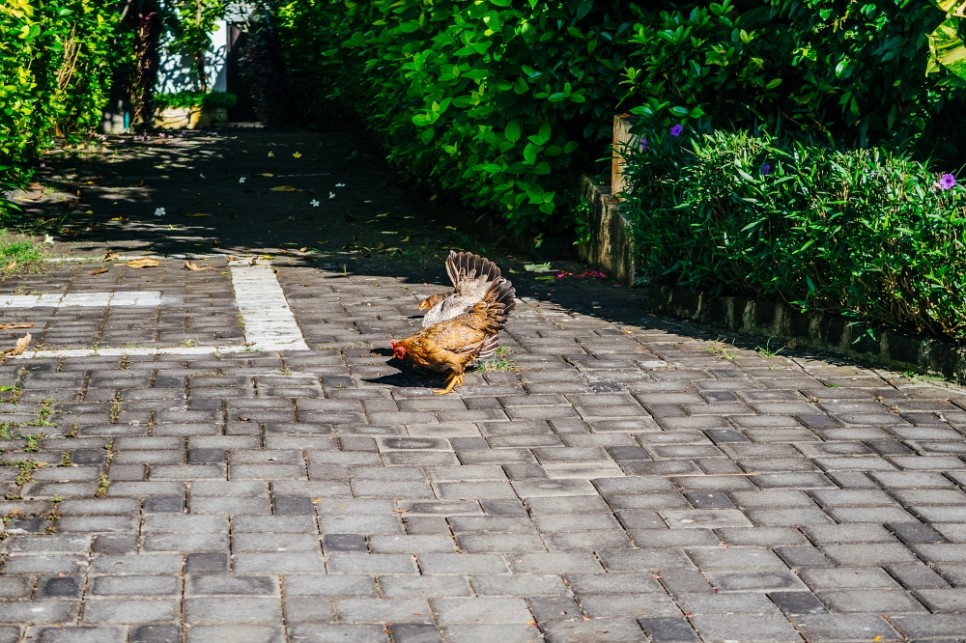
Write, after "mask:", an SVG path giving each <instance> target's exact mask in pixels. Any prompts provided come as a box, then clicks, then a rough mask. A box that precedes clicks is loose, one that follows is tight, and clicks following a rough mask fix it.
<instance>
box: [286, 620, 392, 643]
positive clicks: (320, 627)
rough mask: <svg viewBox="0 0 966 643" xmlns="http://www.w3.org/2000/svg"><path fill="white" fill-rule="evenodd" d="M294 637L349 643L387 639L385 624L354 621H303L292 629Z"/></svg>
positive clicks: (312, 641)
mask: <svg viewBox="0 0 966 643" xmlns="http://www.w3.org/2000/svg"><path fill="white" fill-rule="evenodd" d="M290 632H291V636H292V638H293V639H295V640H298V641H301V642H303V643H349V642H350V641H373V643H375V642H376V641H387V642H388V640H389V639H388V637H387V635H386V632H385V626H384V625H374V624H365V623H362V624H354V623H326V622H320V623H301V624H296V625H293V626H292V627H291V629H290Z"/></svg>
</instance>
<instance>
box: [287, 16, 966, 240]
mask: <svg viewBox="0 0 966 643" xmlns="http://www.w3.org/2000/svg"><path fill="white" fill-rule="evenodd" d="M945 18H946V14H945V12H944V11H942V10H940V9H939V8H938V7H937V6H936V5H934V4H933V3H931V2H912V1H911V0H885V1H884V2H848V1H843V0H768V1H766V2H763V3H747V2H745V3H739V4H738V5H735V4H733V3H732V2H731V1H730V0H724V1H722V2H720V3H688V2H674V1H665V2H656V3H655V2H647V3H645V2H621V1H617V0H610V1H603V2H602V1H598V2H593V1H592V0H549V1H544V0H541V1H539V2H538V1H537V0H474V1H470V0H436V1H434V2H399V1H395V0H374V1H372V2H349V1H341V0H288V1H287V2H282V3H281V4H280V5H279V8H278V9H277V15H275V16H274V17H273V20H274V21H275V23H273V24H275V25H276V26H277V28H278V29H277V33H278V36H279V42H280V43H281V47H282V52H283V54H284V59H285V60H286V61H287V67H288V70H289V77H290V78H292V79H298V81H299V82H298V84H297V86H293V88H292V89H293V91H294V92H295V93H296V97H295V100H294V102H295V103H296V104H298V105H299V107H300V109H301V110H302V111H303V113H304V114H305V115H306V117H307V121H308V122H309V123H311V122H313V121H314V122H318V121H319V120H329V118H330V117H331V115H332V114H338V113H343V114H344V113H346V111H348V112H349V113H351V114H354V115H355V116H356V117H358V119H360V120H361V121H362V122H363V123H364V124H365V125H366V126H367V127H369V128H370V129H371V130H372V131H373V132H374V134H375V138H376V140H377V141H378V142H379V144H380V145H382V146H383V147H384V148H385V150H386V151H387V152H388V155H389V157H390V159H392V160H393V161H394V162H395V163H396V165H397V166H398V167H399V168H400V169H401V170H402V171H403V172H404V173H405V174H406V175H407V178H408V179H409V180H411V181H413V182H415V183H417V184H422V185H425V186H427V187H429V188H430V189H432V190H435V191H440V192H442V193H446V194H449V195H455V196H457V197H458V198H460V199H462V200H463V202H464V203H465V204H466V205H467V207H468V208H469V209H472V210H473V211H475V212H482V213H497V214H500V215H502V216H504V217H505V218H506V220H507V222H508V224H509V227H510V228H511V229H513V230H516V231H524V230H528V231H531V232H533V231H545V230H553V229H559V228H561V227H564V226H567V225H569V224H570V223H571V222H572V219H571V217H570V214H569V208H568V205H569V196H568V195H569V193H570V188H571V185H572V182H571V179H572V174H573V173H575V172H587V171H594V170H595V169H596V168H597V167H599V166H595V161H596V160H598V159H601V158H602V157H605V156H607V155H608V153H609V149H608V145H609V134H610V125H611V120H612V118H613V115H614V114H615V113H618V112H624V111H630V112H631V113H634V114H636V115H638V116H639V117H640V119H641V121H642V123H646V124H647V125H648V126H651V127H658V128H660V127H669V126H671V125H673V124H675V123H684V124H687V123H695V124H699V125H701V126H702V127H710V126H714V127H716V128H725V129H735V128H739V127H747V128H751V129H754V128H758V127H761V128H764V129H766V130H767V131H773V132H778V131H781V132H797V133H807V134H813V135H814V134H816V133H821V134H823V135H828V136H831V137H832V138H834V140H836V141H839V142H843V143H848V144H854V145H859V146H867V145H873V144H882V143H890V144H902V145H908V144H915V145H918V146H919V149H920V150H925V152H923V153H933V152H934V151H935V150H938V149H941V150H942V151H943V153H944V154H946V155H951V154H955V153H956V150H957V147H956V146H957V145H959V144H961V143H962V142H963V141H966V135H964V131H966V130H964V128H962V127H959V126H958V125H955V123H956V122H958V121H957V119H958V118H959V114H960V109H959V105H961V104H962V100H963V99H964V98H966V92H964V90H963V87H962V83H960V85H959V86H956V85H954V84H951V82H950V80H951V79H950V77H949V74H947V73H945V72H943V71H941V72H940V73H938V74H934V75H931V76H928V77H927V76H926V73H925V70H926V66H927V63H928V62H929V59H930V50H929V43H928V40H927V34H930V33H931V32H932V31H933V30H934V29H936V26H937V25H938V24H940V23H941V22H943V20H945ZM293 85H295V84H294V83H293Z"/></svg>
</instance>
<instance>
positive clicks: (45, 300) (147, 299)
mask: <svg viewBox="0 0 966 643" xmlns="http://www.w3.org/2000/svg"><path fill="white" fill-rule="evenodd" d="M174 301H177V300H176V299H174V298H172V297H162V296H161V293H160V292H158V291H156V290H147V291H143V292H135V291H119V292H113V293H111V292H87V293H76V294H75V293H70V294H66V295H65V294H48V295H0V308H69V307H75V308H104V307H106V306H159V305H161V304H164V303H172V302H174Z"/></svg>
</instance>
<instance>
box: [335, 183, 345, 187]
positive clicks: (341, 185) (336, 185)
mask: <svg viewBox="0 0 966 643" xmlns="http://www.w3.org/2000/svg"><path fill="white" fill-rule="evenodd" d="M335 187H337V188H344V187H345V183H336V184H335Z"/></svg>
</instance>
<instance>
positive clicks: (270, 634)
mask: <svg viewBox="0 0 966 643" xmlns="http://www.w3.org/2000/svg"><path fill="white" fill-rule="evenodd" d="M174 640H175V641H177V640H178V639H174ZM285 640H286V637H285V628H283V627H282V626H281V625H259V624H255V623H247V624H245V625H195V626H193V627H192V628H191V629H189V630H188V637H187V643H284V642H285Z"/></svg>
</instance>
